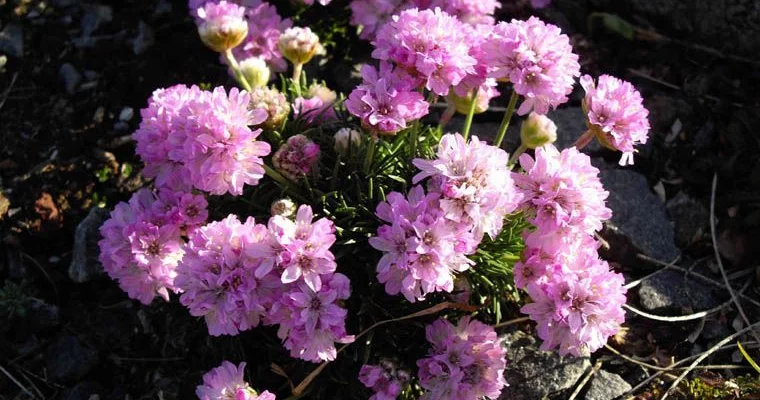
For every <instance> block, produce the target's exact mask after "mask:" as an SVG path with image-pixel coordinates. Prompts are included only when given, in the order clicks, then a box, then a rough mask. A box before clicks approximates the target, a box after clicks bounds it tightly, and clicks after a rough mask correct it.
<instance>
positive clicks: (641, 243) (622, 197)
mask: <svg viewBox="0 0 760 400" xmlns="http://www.w3.org/2000/svg"><path fill="white" fill-rule="evenodd" d="M592 163H593V164H594V166H596V167H597V168H599V170H600V171H601V174H600V175H601V179H602V184H603V185H604V189H605V190H607V191H608V192H609V193H610V195H609V197H608V198H607V207H609V208H610V209H611V210H612V219H610V221H607V223H606V224H605V226H606V228H607V229H605V232H604V236H605V239H607V240H608V241H609V242H610V245H611V248H612V252H616V251H617V252H619V253H620V254H611V255H610V257H611V259H620V258H624V257H623V256H622V254H623V253H626V254H631V253H643V254H646V255H648V256H650V257H654V258H656V259H659V260H665V261H670V260H673V259H674V258H675V257H676V256H677V255H678V253H679V252H678V248H676V246H675V243H674V234H673V227H672V226H671V225H670V221H669V220H668V216H667V213H666V211H665V205H664V204H663V203H662V201H660V198H659V197H657V195H656V194H654V192H652V189H651V188H650V187H649V183H648V182H647V179H646V178H645V177H644V175H641V174H640V173H638V172H636V171H634V170H632V169H630V168H623V167H619V166H617V165H612V164H608V163H607V162H605V161H604V160H602V159H598V158H596V159H593V160H592ZM624 249H627V250H624Z"/></svg>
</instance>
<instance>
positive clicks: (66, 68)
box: [58, 63, 82, 94]
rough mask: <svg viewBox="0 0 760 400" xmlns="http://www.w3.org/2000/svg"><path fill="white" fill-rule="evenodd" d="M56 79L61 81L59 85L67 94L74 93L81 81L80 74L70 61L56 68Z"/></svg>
mask: <svg viewBox="0 0 760 400" xmlns="http://www.w3.org/2000/svg"><path fill="white" fill-rule="evenodd" d="M58 79H59V80H60V81H61V85H63V88H64V89H65V90H66V93H68V94H74V93H76V92H77V89H79V84H81V83H82V74H80V73H79V71H77V69H76V67H74V66H73V65H71V64H70V63H66V64H63V65H61V68H60V69H59V70H58Z"/></svg>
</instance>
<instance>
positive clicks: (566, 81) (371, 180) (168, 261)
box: [100, 0, 648, 400]
mask: <svg viewBox="0 0 760 400" xmlns="http://www.w3.org/2000/svg"><path fill="white" fill-rule="evenodd" d="M189 3H190V4H189V5H190V8H191V13H192V15H193V16H194V17H195V20H196V23H197V24H198V32H199V34H200V36H201V39H202V40H203V41H204V43H206V44H207V45H208V47H209V48H210V49H212V50H214V51H216V52H219V53H220V55H221V57H222V60H223V61H224V63H225V64H226V65H227V66H228V67H229V69H230V75H231V76H232V77H234V79H235V81H236V83H237V85H238V86H239V87H232V88H230V89H225V88H223V87H221V86H220V87H216V88H214V89H212V90H207V89H201V88H200V87H199V86H185V85H182V84H178V85H175V86H171V87H168V88H165V89H158V90H156V91H155V92H154V93H153V95H152V96H151V98H150V99H149V100H148V105H147V107H146V108H145V109H143V110H142V112H141V116H142V122H141V123H140V126H139V128H138V129H137V131H136V132H135V133H134V139H135V141H136V144H137V147H136V152H137V154H138V155H139V156H140V158H141V159H142V161H143V162H144V164H145V166H144V169H143V175H144V176H145V177H146V178H150V179H152V183H151V186H150V187H146V188H143V189H140V190H139V191H138V192H136V193H135V194H134V195H133V197H132V199H130V201H129V202H126V203H120V204H118V205H117V206H116V207H115V208H114V210H113V211H112V212H111V218H110V219H109V220H108V221H107V222H106V223H105V224H104V225H103V227H102V228H101V233H102V236H103V239H102V240H101V241H100V248H101V255H100V258H101V261H102V262H103V265H104V267H105V269H106V271H107V272H108V274H109V275H110V276H111V277H112V278H113V279H115V280H116V281H118V283H119V285H120V286H121V287H122V288H123V289H124V291H125V292H126V293H127V295H128V296H129V297H131V298H134V299H137V300H139V301H140V302H142V303H144V304H150V303H151V301H153V299H154V298H155V297H160V298H161V299H163V300H165V301H170V300H172V298H174V299H178V302H179V304H181V305H182V306H184V307H185V308H187V310H188V312H189V313H190V314H191V315H192V316H196V317H202V318H199V320H198V324H199V325H202V326H203V329H204V330H206V331H207V333H208V335H210V336H214V337H216V336H237V335H246V334H250V333H251V331H254V330H256V331H258V330H261V331H262V332H263V333H261V335H263V337H265V338H266V340H264V342H267V345H266V346H262V347H261V349H262V351H261V352H257V354H256V357H249V359H248V360H246V361H248V363H249V365H259V364H260V365H268V364H269V363H272V367H271V370H272V371H276V375H271V374H270V375H269V377H268V379H263V378H259V377H257V376H255V375H253V376H249V378H252V382H253V383H255V385H254V386H251V385H249V384H248V383H246V379H245V378H244V376H243V375H244V367H245V363H241V364H240V365H239V366H235V365H234V364H232V363H230V362H227V361H225V362H224V363H223V364H222V366H220V367H218V368H215V369H213V370H211V371H210V372H208V373H207V374H206V375H205V376H204V377H203V385H201V386H198V390H197V395H198V397H199V398H201V399H273V398H274V396H275V394H287V393H289V392H290V393H291V394H292V395H293V396H302V395H304V394H306V393H309V396H311V397H312V398H322V397H324V398H333V397H331V396H336V395H337V393H341V392H343V391H344V390H345V389H346V386H348V387H351V388H354V389H356V388H357V387H358V389H356V390H353V389H352V390H351V391H350V392H351V393H353V394H357V393H359V394H358V395H357V396H358V397H356V398H372V399H395V398H403V399H416V398H419V399H442V400H443V399H472V400H476V399H481V398H490V399H496V398H499V396H500V395H501V393H502V392H504V391H508V390H509V389H508V382H506V381H505V378H504V376H503V373H504V369H505V366H506V365H507V363H508V362H509V360H507V359H506V355H505V351H504V349H503V348H502V346H501V341H500V339H499V336H498V335H497V333H496V330H495V328H494V325H496V324H498V323H499V322H500V321H501V320H503V319H504V318H505V317H507V316H508V311H507V310H509V309H513V310H517V309H518V308H519V309H520V310H521V311H522V312H523V313H525V314H527V315H528V316H529V317H530V319H532V320H533V321H535V323H536V327H537V334H538V336H539V337H540V338H541V339H542V340H543V345H542V346H543V348H544V349H547V350H554V349H558V351H559V352H560V353H561V354H563V355H564V354H571V355H575V356H583V355H588V354H589V353H590V352H593V351H595V350H597V349H599V348H600V347H602V346H603V345H604V344H605V343H606V341H607V339H608V338H609V337H610V336H611V335H614V334H615V333H616V332H617V331H618V330H619V329H620V327H621V324H622V323H623V322H624V312H623V309H622V305H623V303H625V300H626V298H625V289H624V286H623V279H622V276H621V275H620V274H619V273H616V272H614V271H613V270H611V268H610V266H609V265H608V264H607V263H606V262H605V261H604V260H602V259H601V258H599V255H598V254H597V251H596V249H597V248H598V247H599V244H598V243H597V240H596V238H595V232H597V231H598V230H600V229H601V228H602V224H603V223H604V221H605V220H607V219H609V218H610V217H611V211H610V209H608V208H607V207H606V205H605V200H606V198H607V196H608V193H607V192H606V191H605V190H604V188H603V186H602V184H601V182H600V180H599V171H598V170H597V169H596V168H595V167H594V166H592V165H591V160H590V158H589V157H588V156H587V155H585V154H583V153H581V152H580V151H579V149H578V148H579V147H582V145H583V144H585V143H588V141H590V140H592V139H593V138H598V139H599V140H600V141H601V142H602V144H603V145H604V146H606V147H608V148H613V149H617V150H620V151H622V152H623V153H624V161H626V163H629V162H631V160H632V158H631V157H632V153H633V151H634V150H635V149H634V147H633V146H634V145H635V144H636V143H642V142H645V141H646V134H647V132H646V131H647V130H648V123H647V122H646V116H647V113H646V110H645V109H644V108H643V107H642V106H641V96H640V94H639V93H638V92H637V91H636V90H635V89H634V88H633V86H632V85H631V84H630V83H628V82H624V81H621V80H619V79H616V78H613V77H609V76H606V75H604V76H601V77H599V78H598V81H597V82H596V83H595V82H594V80H593V78H591V77H589V76H587V75H586V76H584V77H583V78H581V83H582V85H583V88H584V89H585V91H586V98H585V100H584V110H585V111H586V112H587V125H588V127H589V131H588V132H587V133H585V134H583V135H582V136H581V139H580V141H579V143H578V147H570V148H567V149H557V148H556V147H554V145H553V142H554V141H555V140H556V138H557V135H558V134H563V133H562V132H557V127H556V126H555V125H554V124H553V123H552V122H551V120H549V119H548V118H547V117H546V116H545V115H544V114H546V112H547V111H549V110H550V109H553V108H556V107H557V106H559V105H560V104H562V103H564V102H566V101H567V99H568V95H569V94H570V92H571V91H572V89H573V85H574V83H575V80H576V78H577V77H578V76H580V65H579V63H578V56H577V55H575V54H574V53H573V51H572V46H571V44H570V41H569V38H568V37H567V36H566V35H564V34H562V32H561V31H560V30H559V28H557V27H556V26H553V25H551V24H547V23H545V22H543V21H541V20H539V19H538V18H535V17H532V18H530V19H529V20H527V21H517V20H513V21H511V22H499V23H496V22H495V21H494V18H493V15H492V14H493V13H494V10H495V9H496V8H498V6H499V4H498V2H480V1H477V2H476V1H465V0H462V1H455V2H436V1H430V0H428V1H410V2H402V1H378V2H367V1H363V0H354V1H353V2H352V3H351V10H352V12H353V19H352V22H353V23H357V24H361V25H363V29H362V30H361V37H362V38H364V39H368V40H370V41H371V43H372V46H373V50H372V55H373V57H374V58H375V59H376V60H377V63H376V64H375V65H365V66H363V67H362V69H361V82H360V83H359V84H358V85H357V86H356V87H355V89H354V90H353V91H351V92H350V93H348V94H347V96H346V94H340V95H339V94H336V93H335V92H333V91H331V90H330V89H328V88H326V87H325V86H324V85H321V84H317V83H316V82H309V81H308V79H307V78H306V74H305V73H304V72H303V66H304V65H305V64H307V63H309V62H310V60H311V59H312V58H313V57H315V56H318V55H319V54H321V53H323V51H324V49H323V46H322V44H320V42H319V38H318V36H317V35H316V34H315V33H314V32H313V31H312V30H311V29H309V28H307V27H298V26H295V27H293V26H292V23H291V21H290V20H287V19H282V18H281V17H280V16H279V15H278V14H277V11H276V9H275V8H274V7H273V6H271V5H269V4H267V3H265V2H262V1H258V0H256V1H254V0H240V1H231V0H205V1H203V0H191V1H190V2H189ZM304 3H306V5H309V4H311V3H314V2H313V1H312V2H304ZM327 3H329V1H320V2H319V4H321V5H327ZM418 3H419V4H418ZM438 3H440V4H438ZM284 59H286V60H288V61H290V63H291V64H292V75H290V77H287V76H285V75H277V74H271V73H270V72H271V71H275V72H280V71H283V72H284V71H285V69H286V67H287V64H285V62H284ZM270 70H271V71H270ZM277 76H279V79H280V82H281V85H280V88H279V89H277V88H275V87H274V86H268V82H267V81H268V80H269V79H270V78H274V77H277ZM497 80H498V81H502V82H506V83H501V87H500V88H499V90H507V91H510V90H511V92H512V95H511V98H510V100H509V101H508V104H507V107H506V113H505V116H504V119H503V122H502V124H501V126H500V128H499V130H498V131H497V132H493V137H494V138H495V140H494V141H490V140H488V139H487V138H485V137H480V138H479V137H477V136H474V135H469V130H470V127H471V125H472V121H473V115H474V114H476V113H478V112H482V111H485V109H487V108H488V103H489V102H490V101H493V98H495V96H496V95H497V94H498V90H497V85H499V84H498V83H497ZM439 100H440V101H443V100H446V101H447V107H446V111H444V112H443V114H442V115H441V118H440V120H439V121H435V120H434V121H433V122H438V123H437V124H435V123H434V124H430V123H428V122H430V121H429V120H423V118H429V117H431V115H429V114H430V113H431V109H432V104H433V103H435V102H437V101H439ZM518 103H519V105H518ZM456 112H460V113H463V114H465V115H466V118H465V124H464V127H463V129H462V131H461V132H449V131H447V130H446V129H445V126H446V123H447V122H448V120H449V119H450V118H451V117H452V116H453V114H454V113H456ZM515 112H517V113H518V114H528V113H529V112H530V116H529V117H528V119H527V120H526V121H525V123H524V124H523V127H522V129H521V135H520V136H521V142H522V143H521V145H520V147H519V148H518V149H517V150H516V151H515V152H513V154H511V155H510V154H508V153H507V152H506V151H505V150H504V149H502V148H501V143H502V141H503V139H504V136H505V134H506V131H507V127H508V125H509V122H510V120H511V118H512V114H513V113H515ZM528 151H530V152H532V153H533V155H530V154H528V153H527V152H528ZM172 294H175V295H172ZM516 306H517V307H516ZM519 306H521V307H519ZM413 319H420V320H427V322H426V323H425V325H426V327H425V328H424V329H422V328H421V327H422V326H423V325H419V324H415V323H410V322H411V320H413ZM403 321H407V322H403ZM267 327H271V328H267ZM296 360H299V361H296ZM311 363H314V364H315V365H314V367H310V364H311ZM256 371H257V374H259V373H261V371H262V369H261V368H256ZM331 377H332V378H333V379H331ZM293 379H297V380H299V381H300V383H299V384H295V383H294V382H293ZM277 380H279V382H278V381H277ZM317 381H320V382H322V383H324V384H317V383H316V382H317ZM288 383H290V385H288ZM254 387H256V389H254ZM263 388H266V389H269V390H270V391H271V392H269V391H263V392H259V391H258V390H259V389H263ZM273 393H274V394H273ZM353 394H352V395H353Z"/></svg>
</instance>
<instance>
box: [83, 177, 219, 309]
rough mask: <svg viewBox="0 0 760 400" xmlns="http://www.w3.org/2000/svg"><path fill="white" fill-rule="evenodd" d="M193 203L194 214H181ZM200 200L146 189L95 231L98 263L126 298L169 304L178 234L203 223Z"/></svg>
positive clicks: (178, 254) (121, 205)
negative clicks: (98, 230) (163, 301)
mask: <svg viewBox="0 0 760 400" xmlns="http://www.w3.org/2000/svg"><path fill="white" fill-rule="evenodd" d="M188 204H192V205H193V207H195V209H196V211H197V215H196V216H195V217H194V218H192V219H190V218H186V215H182V214H181V212H182V211H181V210H186V209H187V206H188ZM205 207H206V205H205V200H203V198H202V197H200V196H194V195H191V194H181V193H180V194H172V195H168V194H167V193H165V192H162V193H161V199H158V198H156V196H155V195H154V194H153V193H151V191H150V190H148V189H141V190H139V191H138V192H136V193H135V194H133V195H132V198H131V199H130V200H129V203H119V204H117V205H116V207H115V208H114V210H113V211H112V212H111V218H110V219H109V220H107V221H106V222H105V223H104V224H103V226H102V227H101V228H100V233H101V235H102V237H103V238H102V239H101V240H100V241H99V242H98V245H99V246H100V261H101V263H102V264H103V267H104V269H105V271H106V272H107V273H108V275H109V276H110V277H111V278H112V279H115V280H117V281H119V286H120V287H121V288H122V290H124V291H125V292H127V294H128V295H129V297H130V298H133V299H137V300H139V301H140V302H142V303H144V304H149V303H150V302H151V301H152V300H153V298H154V297H156V295H159V296H161V297H162V298H163V299H164V300H169V291H170V290H171V291H176V290H177V287H176V285H175V282H174V280H175V277H176V276H177V273H176V269H177V265H178V264H179V262H180V261H181V260H182V258H183V255H184V250H183V248H182V247H183V244H184V241H183V240H182V232H181V230H182V229H188V230H191V229H193V228H194V227H195V226H196V224H199V223H201V219H200V218H201V217H203V218H204V219H205V215H206V214H207V212H206V208H205Z"/></svg>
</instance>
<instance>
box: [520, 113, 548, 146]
mask: <svg viewBox="0 0 760 400" xmlns="http://www.w3.org/2000/svg"><path fill="white" fill-rule="evenodd" d="M520 141H521V142H522V145H523V146H525V147H527V148H529V149H535V148H537V147H541V146H544V145H547V144H552V143H554V142H555V141H557V125H555V124H554V121H552V120H551V119H549V117H547V116H546V115H542V114H536V113H535V112H532V113H530V114H528V118H526V119H525V120H524V121H523V123H522V125H520Z"/></svg>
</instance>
